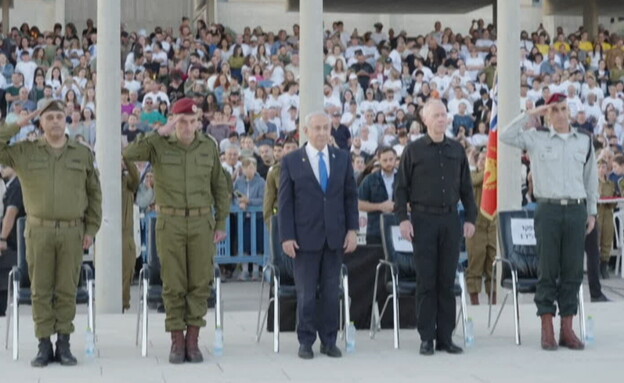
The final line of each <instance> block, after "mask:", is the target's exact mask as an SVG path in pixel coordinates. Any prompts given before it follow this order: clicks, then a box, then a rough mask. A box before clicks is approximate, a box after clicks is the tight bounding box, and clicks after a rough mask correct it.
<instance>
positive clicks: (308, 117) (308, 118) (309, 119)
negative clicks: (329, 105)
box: [304, 111, 331, 128]
mask: <svg viewBox="0 0 624 383" xmlns="http://www.w3.org/2000/svg"><path fill="white" fill-rule="evenodd" d="M320 116H322V117H325V118H327V120H328V121H331V118H329V115H328V114H327V113H325V112H323V111H315V112H311V113H308V114H307V115H306V116H305V119H304V126H305V127H306V128H309V127H310V123H311V122H312V119H313V118H314V117H320Z"/></svg>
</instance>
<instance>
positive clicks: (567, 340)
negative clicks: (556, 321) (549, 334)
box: [559, 315, 585, 350]
mask: <svg viewBox="0 0 624 383" xmlns="http://www.w3.org/2000/svg"><path fill="white" fill-rule="evenodd" d="M573 319H574V317H573V316H571V315H570V316H567V317H561V332H560V333H559V346H561V347H567V348H569V349H570V350H583V349H584V348H585V344H583V342H581V340H580V339H579V338H578V337H577V336H576V334H574V330H573V329H572V321H573Z"/></svg>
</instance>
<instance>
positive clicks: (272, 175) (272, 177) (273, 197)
mask: <svg viewBox="0 0 624 383" xmlns="http://www.w3.org/2000/svg"><path fill="white" fill-rule="evenodd" d="M298 147H299V145H297V142H296V141H295V140H294V139H292V138H289V139H287V140H286V141H285V142H284V147H283V149H282V151H281V152H280V151H278V150H275V149H274V152H273V153H274V155H275V162H276V163H275V165H273V166H271V168H270V169H269V172H268V174H267V179H266V187H265V191H264V203H263V206H262V214H263V216H264V221H265V222H266V225H267V227H268V226H269V224H270V222H271V217H272V216H274V215H275V214H277V195H278V191H279V181H280V174H282V164H281V160H282V157H284V156H285V155H287V154H288V153H290V152H292V151H293V150H296V149H297V148H298ZM278 153H279V154H278Z"/></svg>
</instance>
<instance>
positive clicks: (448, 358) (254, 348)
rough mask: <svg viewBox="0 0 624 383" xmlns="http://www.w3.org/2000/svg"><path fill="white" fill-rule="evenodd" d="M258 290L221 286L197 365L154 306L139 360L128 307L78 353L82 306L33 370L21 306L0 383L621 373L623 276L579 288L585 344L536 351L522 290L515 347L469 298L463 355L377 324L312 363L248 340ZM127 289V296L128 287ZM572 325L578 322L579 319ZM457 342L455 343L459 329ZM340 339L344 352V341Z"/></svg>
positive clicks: (506, 326) (559, 378) (507, 321)
mask: <svg viewBox="0 0 624 383" xmlns="http://www.w3.org/2000/svg"><path fill="white" fill-rule="evenodd" d="M585 287H586V286H585ZM258 290H259V284H258V283H255V282H228V283H225V284H224V285H223V293H224V310H225V313H224V333H225V347H224V354H223V355H222V356H219V357H215V356H214V355H213V354H212V344H213V339H214V331H213V328H214V312H213V311H212V310H211V311H210V312H209V313H208V316H207V320H208V327H207V329H208V330H204V331H203V332H202V334H201V339H200V343H201V347H202V351H203V352H204V356H205V358H206V361H205V362H204V363H203V364H199V365H190V364H184V365H179V366H173V365H170V364H169V363H168V362H167V357H168V352H169V344H170V343H169V337H168V334H166V333H165V332H164V314H158V313H156V312H155V311H151V313H150V316H149V318H150V323H149V329H150V342H149V356H148V357H147V358H142V357H141V355H140V349H139V348H138V347H136V346H135V342H134V334H135V328H136V312H132V311H131V312H129V313H126V314H118V315H101V316H98V318H97V331H98V334H97V337H98V354H99V355H98V357H97V358H96V359H94V360H92V361H90V362H87V361H85V357H84V343H85V333H84V330H85V327H86V322H87V318H86V313H85V309H84V308H80V309H79V313H78V315H77V318H76V321H75V325H76V328H77V331H76V333H75V334H74V335H73V337H72V349H73V351H74V354H75V355H76V356H77V357H78V360H79V365H78V366H76V367H61V366H59V365H58V364H52V365H50V366H48V367H47V368H43V369H34V368H31V367H30V365H29V361H30V359H31V358H32V357H33V356H34V354H35V353H36V340H35V339H34V336H33V325H32V320H31V317H30V307H28V306H25V307H22V312H21V322H20V325H21V328H20V333H21V350H20V359H19V360H18V361H13V360H12V359H11V352H10V350H8V351H5V350H1V351H0V382H7V383H9V382H20V383H27V382H32V383H52V382H59V383H61V382H62V383H73V382H81V383H82V382H88V383H99V382H119V383H125V382H128V383H142V382H153V383H168V382H175V383H178V382H179V383H193V382H202V383H205V382H211V383H213V382H254V383H260V382H319V383H321V382H323V383H327V382H329V383H339V382H354V383H355V382H357V383H366V382H383V383H387V382H392V383H399V382H409V383H414V382H435V383H442V382H462V383H466V382H493V383H501V382H504V383H508V382H522V383H526V382H532V383H535V382H609V381H617V380H620V378H618V376H620V377H621V376H622V374H623V372H624V367H622V360H623V358H624V325H623V323H624V322H623V317H624V281H623V280H622V279H620V278H614V277H612V278H611V279H609V280H607V281H604V292H605V294H607V295H608V296H609V298H611V299H613V302H610V303H589V299H588V297H589V293H588V292H587V291H586V293H585V298H586V312H587V315H592V316H593V318H594V323H595V337H596V339H595V342H594V343H593V344H591V345H588V347H587V349H586V350H585V351H570V350H567V349H561V350H558V351H555V352H546V351H542V350H541V349H540V347H539V341H540V323H539V320H538V318H537V317H536V316H535V306H534V305H533V304H532V297H530V296H526V297H522V299H521V302H522V304H521V308H520V326H521V334H522V345H521V346H516V345H515V343H514V325H513V309H512V306H511V305H510V304H509V303H508V304H507V307H506V308H505V311H504V312H503V315H502V317H501V320H500V323H499V325H498V328H497V329H496V332H495V333H494V335H492V336H491V335H489V331H488V329H487V317H488V307H487V305H481V306H469V315H470V317H472V319H473V321H474V324H475V335H476V341H475V344H474V346H473V347H471V348H468V349H466V350H465V353H464V354H463V355H448V354H445V353H436V354H435V355H434V356H430V357H424V356H421V355H419V354H418V347H419V345H420V340H419V338H418V334H417V332H416V331H415V330H402V331H401V349H400V350H394V349H393V348H392V331H391V330H383V331H381V332H380V333H378V334H377V336H376V338H375V339H374V340H371V339H369V335H368V331H358V332H357V337H356V351H355V353H353V354H346V353H344V357H343V358H342V359H340V360H334V359H330V358H327V357H326V356H324V355H320V353H319V352H318V342H317V344H315V346H314V350H315V358H314V359H313V360H310V361H304V360H301V359H299V358H297V355H296V354H297V348H298V344H297V340H296V336H295V334H294V333H282V334H281V351H280V353H279V354H274V353H273V352H272V334H267V333H266V332H265V334H264V335H263V338H262V340H261V342H260V344H256V343H255V339H254V337H255V329H256V315H257V312H256V311H254V310H255V309H256V308H257V298H258ZM133 294H134V295H133V298H135V297H136V294H137V291H136V287H135V288H134V289H133ZM371 294H372V292H371ZM501 298H502V296H501ZM484 300H485V297H484V296H483V297H482V301H484ZM133 302H135V301H133ZM133 305H134V306H136V303H133ZM497 307H498V306H497ZM497 307H496V308H497ZM1 319H2V321H0V334H2V335H4V331H5V321H4V319H5V318H1ZM575 326H576V328H578V327H577V326H578V321H575ZM557 327H558V321H557ZM557 332H558V330H557ZM455 341H456V342H457V343H458V344H459V343H460V342H461V340H460V337H459V336H457V337H456V338H455ZM340 347H341V348H342V349H343V351H344V345H342V344H341V345H340Z"/></svg>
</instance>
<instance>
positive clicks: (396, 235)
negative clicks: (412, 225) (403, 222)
mask: <svg viewBox="0 0 624 383" xmlns="http://www.w3.org/2000/svg"><path fill="white" fill-rule="evenodd" d="M391 229H392V246H393V247H394V251H398V252H399V253H413V252H414V248H413V247H412V242H410V241H409V240H408V239H407V238H404V237H403V236H402V235H401V229H400V228H399V227H398V226H392V228H391Z"/></svg>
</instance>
